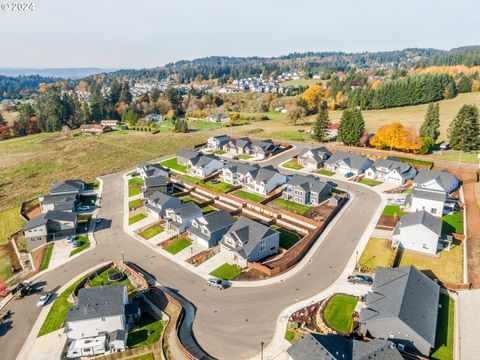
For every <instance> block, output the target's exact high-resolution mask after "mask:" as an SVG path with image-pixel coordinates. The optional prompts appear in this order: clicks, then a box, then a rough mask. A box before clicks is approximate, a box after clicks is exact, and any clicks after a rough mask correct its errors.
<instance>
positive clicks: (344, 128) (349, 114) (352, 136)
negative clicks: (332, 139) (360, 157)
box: [338, 109, 365, 145]
mask: <svg viewBox="0 0 480 360" xmlns="http://www.w3.org/2000/svg"><path fill="white" fill-rule="evenodd" d="M364 130H365V121H364V120H363V116H362V112H361V111H360V110H357V109H347V110H344V111H343V114H342V118H341V119H340V127H339V129H338V140H339V141H341V142H343V143H344V144H345V145H357V144H358V142H359V140H360V137H361V136H362V135H363V132H364Z"/></svg>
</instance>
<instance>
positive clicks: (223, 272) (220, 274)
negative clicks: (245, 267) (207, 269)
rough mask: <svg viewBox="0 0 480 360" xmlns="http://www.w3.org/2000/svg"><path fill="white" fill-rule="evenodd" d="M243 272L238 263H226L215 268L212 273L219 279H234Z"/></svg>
mask: <svg viewBox="0 0 480 360" xmlns="http://www.w3.org/2000/svg"><path fill="white" fill-rule="evenodd" d="M241 272H242V269H240V268H239V267H238V266H237V265H231V264H228V263H225V264H223V265H222V266H220V267H218V268H216V269H215V270H213V271H212V272H211V273H210V275H212V276H213V277H216V278H219V279H224V280H233V279H235V278H236V277H237V276H238V275H240V273H241Z"/></svg>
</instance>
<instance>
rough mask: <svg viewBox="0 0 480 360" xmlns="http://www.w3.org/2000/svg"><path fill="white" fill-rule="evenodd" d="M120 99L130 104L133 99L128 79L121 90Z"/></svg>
mask: <svg viewBox="0 0 480 360" xmlns="http://www.w3.org/2000/svg"><path fill="white" fill-rule="evenodd" d="M120 101H121V102H124V103H125V104H129V103H130V102H131V101H132V93H131V92H130V85H128V81H125V82H124V83H123V84H122V91H120Z"/></svg>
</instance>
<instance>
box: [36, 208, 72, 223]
mask: <svg viewBox="0 0 480 360" xmlns="http://www.w3.org/2000/svg"><path fill="white" fill-rule="evenodd" d="M43 215H44V216H45V218H46V219H47V220H58V221H75V220H77V214H75V213H72V212H69V211H55V210H53V211H47V212H46V213H45V214H43Z"/></svg>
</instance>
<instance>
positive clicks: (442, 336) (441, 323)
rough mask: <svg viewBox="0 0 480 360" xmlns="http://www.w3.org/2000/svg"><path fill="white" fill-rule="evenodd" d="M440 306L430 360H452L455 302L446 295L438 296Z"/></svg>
mask: <svg viewBox="0 0 480 360" xmlns="http://www.w3.org/2000/svg"><path fill="white" fill-rule="evenodd" d="M440 305H441V308H439V309H438V320H437V332H436V334H435V348H434V349H433V352H432V356H431V358H432V359H437V360H450V359H453V358H454V357H453V341H454V334H453V326H454V316H455V314H454V309H455V302H454V300H453V299H452V298H450V297H449V296H448V295H444V294H440Z"/></svg>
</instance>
